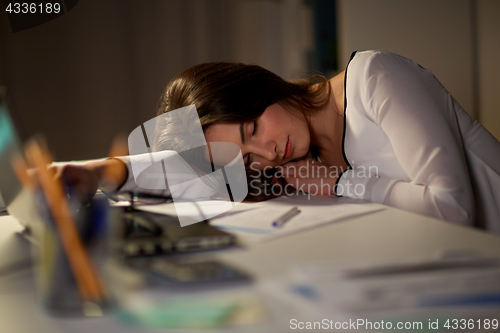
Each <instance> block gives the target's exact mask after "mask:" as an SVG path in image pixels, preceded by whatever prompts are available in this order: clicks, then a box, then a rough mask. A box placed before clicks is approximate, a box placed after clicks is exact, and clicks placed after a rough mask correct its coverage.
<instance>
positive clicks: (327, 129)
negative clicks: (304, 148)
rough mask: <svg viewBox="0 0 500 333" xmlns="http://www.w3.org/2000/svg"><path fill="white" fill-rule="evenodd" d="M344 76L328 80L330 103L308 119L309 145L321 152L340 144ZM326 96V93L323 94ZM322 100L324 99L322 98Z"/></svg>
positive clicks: (342, 121)
mask: <svg viewBox="0 0 500 333" xmlns="http://www.w3.org/2000/svg"><path fill="white" fill-rule="evenodd" d="M344 74H345V72H342V73H340V74H338V75H336V76H335V77H333V78H332V79H330V85H331V90H330V92H331V93H330V101H329V103H328V104H327V105H326V107H325V108H324V109H323V110H321V111H319V112H317V113H315V114H314V115H312V116H311V117H310V119H309V127H310V132H311V145H312V146H316V147H318V149H319V150H320V151H321V150H323V149H329V148H331V147H338V146H340V145H341V144H342V132H343V125H344V117H343V116H344ZM325 94H326V92H325ZM323 98H324V97H323Z"/></svg>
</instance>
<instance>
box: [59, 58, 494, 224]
mask: <svg viewBox="0 0 500 333" xmlns="http://www.w3.org/2000/svg"><path fill="white" fill-rule="evenodd" d="M193 104H194V105H195V106H196V110H197V112H198V116H199V119H200V123H201V126H202V129H203V132H204V135H205V139H206V141H207V142H231V143H234V144H236V145H237V146H239V147H240V149H241V154H242V156H243V159H244V163H245V166H246V168H247V169H248V170H249V171H250V172H256V171H261V170H269V169H270V168H273V169H278V170H279V176H280V177H281V178H282V179H283V180H284V181H283V183H282V184H286V186H289V187H290V186H291V187H293V188H295V189H299V190H302V191H304V192H311V193H312V192H314V193H313V194H320V195H337V196H346V197H351V198H358V199H364V200H368V201H372V202H376V203H380V204H384V205H388V206H392V207H396V208H400V209H404V210H407V211H411V212H415V213H419V214H423V215H427V216H431V217H435V218H438V219H442V220H445V221H450V222H453V223H457V224H461V225H468V226H478V227H482V228H486V229H489V230H491V231H494V232H500V142H498V141H497V140H496V139H495V138H494V137H493V136H492V135H491V134H490V133H489V132H488V131H487V130H486V129H485V128H484V127H483V126H482V125H480V124H479V123H477V122H475V121H473V120H472V119H471V118H470V117H469V116H468V114H467V113H466V112H465V111H464V110H463V109H462V108H461V107H460V105H459V104H458V103H457V101H456V100H455V99H454V98H453V97H452V96H451V94H450V93H449V92H448V91H447V90H446V89H445V88H444V87H443V86H442V85H441V84H440V82H439V81H438V80H437V79H436V78H435V77H434V75H433V74H432V72H431V71H430V70H427V69H425V68H423V67H421V66H419V65H418V64H417V63H415V62H413V61H411V60H409V59H406V58H404V57H401V56H398V55H395V54H392V53H388V52H382V51H365V52H357V53H354V54H353V55H352V56H351V60H350V62H349V64H348V65H347V68H346V70H345V71H343V72H342V73H340V74H338V75H337V76H335V77H333V78H332V79H330V80H327V79H325V78H323V77H321V76H318V75H315V76H312V77H310V78H309V79H307V80H296V81H285V80H283V79H282V78H280V77H279V76H277V75H275V74H273V73H271V72H270V71H268V70H266V69H263V68H261V67H259V66H255V65H246V64H241V63H206V64H200V65H197V66H194V67H191V68H189V69H187V70H186V71H184V72H182V73H181V74H179V75H178V76H176V77H175V78H174V79H172V81H170V83H169V84H168V85H167V87H166V89H165V91H164V93H163V94H162V96H161V98H160V101H159V103H158V114H164V113H167V112H170V111H172V110H176V109H179V108H182V107H185V106H188V105H193ZM165 142H166V141H165V140H163V139H162V137H161V136H160V137H159V138H158V140H157V142H155V145H156V146H157V149H158V150H164V149H171V148H172V147H168V145H165ZM120 163H122V162H120V161H118V160H116V159H109V160H104V161H99V162H90V163H88V164H87V165H86V166H84V167H75V166H67V167H63V168H62V169H61V170H60V173H61V174H62V176H63V177H65V178H67V179H71V180H75V179H77V178H80V179H81V178H82V177H84V178H85V181H84V182H81V181H80V183H86V184H88V183H89V182H90V184H93V185H92V186H90V192H92V191H95V188H96V187H98V186H100V187H101V188H102V189H103V190H105V191H106V190H107V191H109V190H115V189H116V185H113V186H111V185H110V184H111V183H110V182H109V181H108V182H107V185H106V184H103V183H102V182H100V178H102V177H101V175H102V170H103V169H104V168H105V167H106V166H107V165H108V164H115V165H119V164H120ZM123 165H124V164H123ZM122 168H123V166H122ZM82 169H85V170H84V171H82ZM83 174H85V175H83ZM82 175H83V176H82ZM118 178H119V179H115V182H114V183H113V184H122V186H121V187H122V188H126V187H127V184H124V185H123V183H126V182H127V177H125V176H120V177H118ZM128 179H129V181H130V177H128ZM274 183H276V180H274ZM88 188H89V186H87V191H88V190H89V189H88Z"/></svg>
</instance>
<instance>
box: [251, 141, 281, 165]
mask: <svg viewBox="0 0 500 333" xmlns="http://www.w3.org/2000/svg"><path fill="white" fill-rule="evenodd" d="M250 152H251V153H252V154H255V155H257V156H259V157H262V158H264V159H266V160H268V161H274V160H275V159H276V158H277V157H278V153H277V152H276V142H274V141H272V140H259V141H256V142H253V143H252V144H251V147H250Z"/></svg>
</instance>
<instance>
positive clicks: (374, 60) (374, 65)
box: [348, 50, 422, 74]
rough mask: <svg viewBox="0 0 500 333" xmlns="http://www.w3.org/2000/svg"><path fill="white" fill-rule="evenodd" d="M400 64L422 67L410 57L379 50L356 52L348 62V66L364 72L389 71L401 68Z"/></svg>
mask: <svg viewBox="0 0 500 333" xmlns="http://www.w3.org/2000/svg"><path fill="white" fill-rule="evenodd" d="M402 66H403V67H408V66H410V67H413V66H416V67H419V68H420V69H422V67H421V66H420V65H418V64H417V63H416V62H415V61H413V60H411V59H408V58H406V57H403V56H401V55H398V54H395V53H391V52H387V51H380V50H369V51H361V52H356V54H355V55H354V57H353V58H352V59H351V61H350V62H349V65H348V68H349V69H353V68H356V69H362V70H363V72H364V73H365V74H373V73H374V72H377V71H390V70H391V69H394V68H401V67H402Z"/></svg>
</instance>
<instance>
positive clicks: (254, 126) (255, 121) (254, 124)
mask: <svg viewBox="0 0 500 333" xmlns="http://www.w3.org/2000/svg"><path fill="white" fill-rule="evenodd" d="M256 132H257V120H254V121H253V132H252V135H255V133H256Z"/></svg>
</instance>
